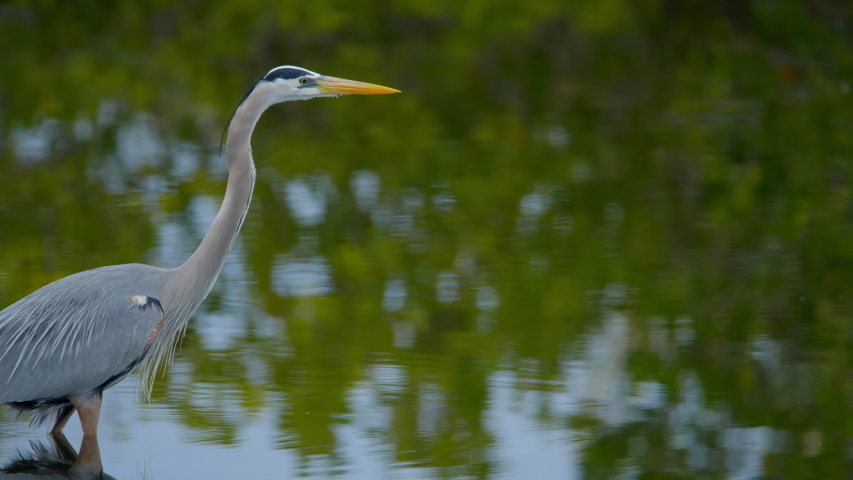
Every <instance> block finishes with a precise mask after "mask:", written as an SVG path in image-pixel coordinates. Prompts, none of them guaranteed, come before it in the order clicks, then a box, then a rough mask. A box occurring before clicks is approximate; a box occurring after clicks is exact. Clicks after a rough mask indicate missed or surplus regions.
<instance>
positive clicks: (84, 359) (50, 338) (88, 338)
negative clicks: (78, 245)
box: [0, 265, 164, 402]
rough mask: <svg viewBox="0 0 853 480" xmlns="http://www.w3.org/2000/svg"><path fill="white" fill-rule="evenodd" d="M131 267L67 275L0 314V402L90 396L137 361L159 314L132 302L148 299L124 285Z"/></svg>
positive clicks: (152, 305)
mask: <svg viewBox="0 0 853 480" xmlns="http://www.w3.org/2000/svg"><path fill="white" fill-rule="evenodd" d="M133 267H135V266H131V265H119V266H115V267H106V268H101V269H97V270H89V271H86V272H82V273H78V274H76V275H71V276H69V277H66V278H63V279H61V280H58V281H56V282H54V283H51V284H49V285H47V286H45V287H43V288H41V289H39V290H37V291H36V292H33V293H32V294H30V295H29V296H27V297H25V298H23V299H21V300H20V301H18V302H16V303H14V304H12V305H10V306H9V307H8V308H6V309H5V310H3V311H2V312H0V402H23V401H30V400H43V399H52V398H59V397H65V396H68V395H74V394H77V393H82V392H85V391H89V390H92V389H94V388H98V387H99V386H101V385H104V384H105V382H109V381H110V380H111V379H113V378H114V377H115V376H117V375H121V374H122V373H124V374H126V373H127V371H128V368H129V367H130V366H132V365H133V364H134V363H135V362H138V361H139V359H141V357H142V356H143V355H144V354H145V353H146V348H147V344H148V340H149V338H148V337H149V334H150V333H151V331H152V330H154V328H155V327H156V326H157V324H158V322H160V321H161V320H162V319H163V316H164V314H163V311H162V308H161V307H160V305H159V302H156V300H154V301H150V302H148V303H145V304H138V303H137V302H136V301H134V300H133V297H136V296H143V295H146V296H153V295H152V293H153V292H146V291H140V289H142V288H146V287H147V286H146V285H144V283H145V282H144V281H141V280H140V277H139V276H138V275H137V276H136V277H131V279H130V280H129V278H128V274H131V273H133V272H129V271H128V269H129V268H130V270H133ZM140 267H141V266H140ZM136 273H137V274H138V273H139V272H136ZM149 289H150V288H149Z"/></svg>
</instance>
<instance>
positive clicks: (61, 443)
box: [50, 432, 77, 463]
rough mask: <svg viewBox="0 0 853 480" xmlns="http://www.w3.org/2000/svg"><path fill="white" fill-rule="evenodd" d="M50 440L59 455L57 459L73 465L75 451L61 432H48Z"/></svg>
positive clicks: (75, 458) (75, 459)
mask: <svg viewBox="0 0 853 480" xmlns="http://www.w3.org/2000/svg"><path fill="white" fill-rule="evenodd" d="M50 438H51V439H52V440H53V443H54V445H55V446H56V451H57V453H59V458H61V459H63V460H65V461H67V462H69V463H74V462H76V461H77V451H76V450H74V447H72V446H71V444H70V443H68V439H67V438H65V434H64V433H62V432H50Z"/></svg>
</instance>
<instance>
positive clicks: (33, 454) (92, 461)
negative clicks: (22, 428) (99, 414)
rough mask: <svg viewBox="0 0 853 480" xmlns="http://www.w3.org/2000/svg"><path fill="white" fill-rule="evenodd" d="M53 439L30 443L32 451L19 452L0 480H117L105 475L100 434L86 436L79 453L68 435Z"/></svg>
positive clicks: (57, 435) (4, 466)
mask: <svg viewBox="0 0 853 480" xmlns="http://www.w3.org/2000/svg"><path fill="white" fill-rule="evenodd" d="M49 438H50V440H49V441H48V442H42V441H38V440H30V451H18V452H17V453H16V455H15V457H14V458H13V459H12V460H11V461H9V463H7V464H6V465H3V467H2V468H0V479H7V478H8V479H10V480H11V479H15V480H29V479H31V480H36V479H38V480H47V479H57V480H58V479H61V478H74V479H81V480H89V479H92V480H94V479H98V480H101V479H104V480H106V479H112V478H113V477H111V476H109V475H105V474H104V469H103V466H102V465H101V450H100V448H99V447H98V436H97V435H83V442H82V443H81V444H80V453H79V454H78V453H77V452H76V451H74V447H72V446H71V444H70V443H68V439H66V438H65V435H63V434H61V433H59V434H56V435H50V436H49ZM113 480H114V479H113Z"/></svg>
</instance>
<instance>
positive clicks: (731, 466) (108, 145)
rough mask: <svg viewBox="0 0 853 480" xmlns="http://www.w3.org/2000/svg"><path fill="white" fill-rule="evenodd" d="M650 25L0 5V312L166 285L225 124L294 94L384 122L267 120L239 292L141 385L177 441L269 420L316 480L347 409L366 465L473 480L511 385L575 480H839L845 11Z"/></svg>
mask: <svg viewBox="0 0 853 480" xmlns="http://www.w3.org/2000/svg"><path fill="white" fill-rule="evenodd" d="M663 3H665V4H666V5H662V4H661V2H640V3H636V4H631V5H629V4H628V2H623V1H608V2H592V1H590V2H584V1H575V2H569V4H568V5H564V2H558V1H551V0H543V1H537V2H524V3H523V6H522V3H521V2H519V5H518V6H511V5H498V4H495V3H494V2H486V1H470V2H429V3H427V2H416V1H412V2H404V3H402V4H398V5H395V6H393V7H391V6H389V5H384V4H380V3H376V4H364V3H358V4H355V3H354V4H352V6H349V7H342V6H340V5H334V2H326V1H314V2H300V3H297V4H287V5H286V4H282V3H281V2H254V3H252V4H249V3H246V2H225V1H220V2H214V3H212V4H205V5H203V4H197V6H195V7H186V8H184V9H178V8H173V7H167V6H165V4H164V5H163V6H157V5H149V6H140V5H138V4H136V3H135V2H111V3H105V4H103V5H101V4H97V3H93V4H91V6H90V7H86V8H80V9H74V11H68V9H66V8H61V7H60V6H59V4H56V5H51V3H50V2H43V3H40V4H38V5H30V4H27V3H23V2H19V3H15V4H12V5H7V6H4V7H0V30H2V32H3V34H2V35H0V51H2V52H3V53H2V54H0V55H2V59H3V68H2V69H0V115H2V116H0V125H2V132H3V134H2V136H0V149H2V150H0V154H2V157H0V192H2V195H0V222H2V223H1V224H2V228H0V304H2V305H7V304H10V303H12V302H13V301H15V300H16V299H18V298H20V297H22V296H24V295H26V294H27V293H29V292H31V291H32V290H34V289H36V288H38V287H40V286H42V285H44V284H45V283H47V282H49V281H51V280H54V279H57V278H60V277H63V276H65V275H68V274H71V273H74V272H76V271H79V270H83V269H87V268H94V267H98V266H102V265H106V264H113V263H124V262H137V261H146V262H153V263H158V264H160V265H162V266H174V265H175V264H176V263H177V262H180V261H181V260H182V259H183V258H184V257H185V256H186V255H188V254H189V252H191V251H192V249H193V248H194V247H195V245H196V244H197V242H198V240H199V238H200V235H201V234H203V231H204V228H205V227H206V225H207V223H206V222H209V220H210V215H211V214H212V213H211V212H215V208H216V205H217V202H218V200H219V198H221V195H222V193H223V191H224V181H223V180H224V171H223V166H222V165H221V162H220V160H219V159H218V158H217V157H216V152H217V148H218V138H219V133H220V132H221V128H222V125H223V124H224V121H225V120H226V119H227V116H228V114H229V113H230V110H231V109H232V108H233V107H234V105H235V104H236V102H237V101H238V100H239V98H240V97H241V95H242V93H243V91H244V90H245V89H246V88H248V85H250V84H251V82H252V81H253V80H254V79H255V78H256V77H257V76H259V75H260V74H262V73H263V72H265V71H267V70H268V69H269V68H270V67H272V66H274V65H278V64H281V63H292V64H298V65H303V66H305V67H307V68H311V69H313V70H316V71H319V72H321V73H328V74H330V75H337V76H343V77H347V78H354V79H358V80H364V81H369V82H375V83H380V84H386V85H389V86H393V87H396V88H400V89H401V90H403V92H404V94H403V95H398V96H394V97H389V98H370V99H368V98H341V99H336V100H317V101H312V102H306V103H301V102H300V103H297V104H292V105H291V104H288V105H285V106H284V107H279V108H275V109H273V110H272V111H270V112H269V113H267V114H266V115H265V117H264V119H263V120H262V121H261V123H260V125H259V127H258V129H257V130H256V135H255V140H254V155H255V157H256V160H257V163H258V170H259V178H258V185H257V188H256V190H255V200H254V204H253V209H252V211H251V212H250V214H249V217H248V219H247V222H246V225H245V227H244V229H243V233H242V236H241V241H240V244H239V245H238V251H237V252H235V253H237V255H236V256H235V258H234V259H233V261H232V264H233V266H234V267H233V268H234V269H235V272H232V273H231V274H229V272H228V271H227V269H226V272H225V278H223V279H222V281H220V282H219V285H218V287H217V289H216V290H215V291H214V293H213V294H212V295H211V298H210V299H209V301H208V302H207V304H206V306H205V307H204V308H203V312H202V313H200V315H199V317H198V319H197V321H194V322H193V323H192V324H191V325H190V330H189V332H188V334H187V338H186V339H185V341H184V343H183V347H182V349H181V350H180V351H179V352H178V355H177V360H176V365H175V366H174V368H173V369H172V370H170V371H169V372H167V374H166V376H165V377H164V379H163V380H162V381H161V382H159V383H158V385H157V387H156V388H155V401H156V402H157V403H162V404H167V405H169V406H171V407H173V408H174V409H175V410H176V411H178V412H180V415H179V416H178V418H180V419H181V421H182V422H184V423H185V424H186V425H187V428H188V429H190V430H191V431H194V432H197V433H198V439H200V440H203V441H210V442H214V443H223V444H230V443H234V442H238V441H239V440H238V433H239V431H240V426H241V424H242V423H243V422H244V421H245V420H246V418H249V417H251V416H252V415H253V414H254V413H257V412H258V411H260V410H261V409H263V408H273V409H274V410H275V411H276V412H277V419H278V431H279V432H280V437H279V438H278V439H277V441H278V442H279V444H280V446H281V447H282V448H289V449H297V450H298V451H299V452H300V454H301V455H302V456H303V458H305V459H306V462H307V461H308V460H307V459H309V458H312V457H313V456H315V455H321V456H326V457H328V458H329V459H331V460H332V463H333V464H334V463H335V461H340V460H339V459H340V456H339V453H338V452H339V439H338V438H337V436H336V431H337V430H336V427H337V426H339V425H341V424H347V423H350V422H354V421H356V420H357V419H358V416H359V414H360V412H359V411H358V409H357V408H356V407H354V405H356V402H355V399H354V395H356V393H354V392H356V391H358V389H367V391H368V392H371V394H375V395H377V396H378V398H379V401H380V403H381V404H382V405H383V406H385V407H387V409H385V410H383V412H386V417H385V418H384V421H382V422H380V423H379V425H380V427H377V431H375V432H372V433H373V434H375V438H376V439H377V441H378V442H379V443H380V444H381V445H382V446H383V448H387V449H388V450H389V452H391V455H390V457H389V462H394V463H397V464H399V465H400V468H405V467H406V466H421V467H427V468H429V469H431V471H433V472H434V474H435V476H436V477H446V476H451V475H456V474H465V475H471V476H477V477H487V476H490V475H492V474H496V473H499V472H500V471H501V469H502V466H501V460H500V459H498V458H495V456H494V453H493V452H492V449H493V448H494V447H495V445H496V444H498V443H500V439H498V438H497V437H496V435H495V433H494V432H493V427H492V426H491V425H490V424H489V423H488V422H486V421H485V417H484V416H485V413H486V412H487V410H488V409H489V407H490V405H492V404H493V402H494V398H493V396H494V389H493V387H494V383H495V382H496V381H497V380H496V379H497V378H504V377H501V375H503V376H507V375H508V377H506V378H509V379H510V382H511V383H512V388H513V389H514V390H515V391H516V392H518V394H519V397H518V399H517V400H516V401H517V402H519V405H525V406H526V408H532V410H533V411H534V412H535V416H536V418H537V419H538V421H539V422H540V424H541V427H542V428H543V429H544V428H556V429H562V430H564V431H566V432H570V431H571V432H572V434H573V435H577V438H578V441H579V442H581V445H582V450H581V451H582V453H583V456H582V458H581V462H582V466H583V470H584V472H585V474H586V475H588V476H590V477H602V478H603V477H609V476H612V475H616V474H620V473H632V472H634V473H639V472H646V473H649V474H652V475H653V476H661V477H663V476H690V475H693V474H696V473H697V472H702V473H705V474H709V475H712V476H717V475H720V476H722V475H724V474H731V473H737V472H747V474H750V473H751V474H758V473H762V472H763V473H765V474H767V475H777V476H782V477H785V478H799V477H807V476H820V477H827V478H828V477H832V476H840V472H843V471H845V467H846V466H847V465H849V461H850V453H849V446H850V437H851V429H853V424H851V422H850V420H848V417H850V416H849V415H847V414H846V413H847V411H848V410H849V409H850V407H851V406H853V405H851V395H850V387H849V385H850V378H851V373H853V371H851V358H850V354H849V351H850V348H849V344H848V342H849V339H850V332H851V323H850V318H851V311H850V307H849V306H848V304H849V299H850V298H851V292H849V291H848V290H849V289H848V288H847V285H849V284H850V280H851V277H853V270H851V265H853V230H851V227H850V219H851V208H850V207H851V203H850V187H849V175H850V169H851V162H850V157H851V151H853V140H851V138H853V137H851V136H850V135H849V132H850V131H851V128H853V108H851V107H853V102H851V99H850V95H849V93H850V88H851V86H850V84H851V82H853V53H851V52H853V50H851V49H850V40H851V34H850V30H849V27H848V26H847V25H848V23H849V22H850V20H851V19H853V15H851V13H853V12H851V8H850V7H849V6H845V5H843V4H841V3H838V4H836V5H834V6H832V7H830V6H818V5H812V4H809V5H808V8H807V7H806V6H805V5H803V4H800V3H799V2H794V1H784V0H780V1H777V2H757V1H756V2H722V3H720V4H719V6H702V5H699V3H698V2H696V3H687V4H683V5H682V3H679V2H663ZM715 5H716V4H715ZM725 5H728V7H726V6H725ZM60 11H61V12H62V14H61V15H60V14H59V13H57V12H60ZM69 17H71V18H69ZM845 297H846V298H847V299H848V300H845ZM217 315H218V316H219V318H220V320H221V319H223V318H224V319H225V322H224V324H225V325H231V326H230V327H228V326H222V325H220V324H217V323H216V322H214V321H213V320H210V318H217ZM211 322H213V324H214V326H213V327H205V325H210V324H211ZM216 325H219V326H218V327H217V326H216ZM223 331H225V332H227V335H225V338H224V340H220V341H211V340H210V337H212V336H213V337H216V336H220V337H221V336H222V335H223V334H222V332H223ZM223 391H224V392H227V393H226V394H222V392H223ZM525 392H538V393H541V395H539V396H536V397H529V398H535V399H536V400H530V399H529V398H528V397H523V395H522V394H524V393H525ZM567 392H568V393H567ZM270 406H272V407H270ZM336 459H338V460H336ZM756 459H757V460H756ZM750 461H757V464H756V465H753V466H752V467H750V464H749V462H750ZM750 468H752V470H750Z"/></svg>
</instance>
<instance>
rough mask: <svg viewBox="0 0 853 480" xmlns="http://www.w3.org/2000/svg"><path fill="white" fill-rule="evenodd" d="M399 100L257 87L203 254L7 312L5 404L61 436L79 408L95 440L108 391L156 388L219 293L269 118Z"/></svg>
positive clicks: (232, 139)
mask: <svg viewBox="0 0 853 480" xmlns="http://www.w3.org/2000/svg"><path fill="white" fill-rule="evenodd" d="M395 92H396V90H392V89H388V88H385V87H379V86H376V85H370V84H362V83H359V82H352V81H348V80H341V79H336V78H333V77H323V76H321V75H318V74H316V73H314V72H311V71H308V70H304V69H301V68H299V67H289V66H288V67H279V68H276V69H273V70H271V71H270V72H269V73H268V74H267V75H265V76H264V77H262V78H261V79H260V80H258V82H257V83H256V84H255V86H254V87H253V88H252V90H251V91H250V92H249V94H248V95H247V96H246V97H245V99H244V100H243V102H242V103H241V104H240V106H239V107H238V108H237V110H236V111H235V113H234V116H233V120H232V122H231V126H230V129H229V130H228V142H227V143H226V159H227V161H228V172H229V175H228V188H227V190H226V192H225V198H224V200H223V202H222V207H221V208H220V210H219V213H218V214H217V215H216V218H215V219H214V221H213V224H212V225H211V227H210V230H209V231H208V233H207V235H205V237H204V239H203V240H202V242H201V245H199V247H198V249H197V250H196V251H195V253H194V254H193V255H192V256H191V257H190V258H189V260H187V262H186V263H184V264H183V265H181V266H180V267H177V268H173V269H162V268H157V267H152V266H149V265H141V264H128V265H115V266H109V267H103V268H98V269H94V270H88V271H85V272H81V273H78V274H75V275H71V276H69V277H66V278H63V279H61V280H57V281H56V282H53V283H51V284H49V285H46V286H45V287H42V288H41V289H39V290H37V291H35V292H33V293H32V294H30V295H28V296H27V297H24V298H23V299H21V300H19V301H18V302H16V303H14V304H12V305H10V306H9V307H7V308H6V309H5V310H3V311H0V403H8V404H9V405H10V406H12V407H13V408H17V409H19V410H33V411H35V412H36V415H35V420H36V421H37V422H39V423H40V422H41V421H43V420H45V419H46V418H47V416H49V415H50V414H51V413H52V412H56V420H55V423H54V429H53V430H54V431H55V432H58V431H59V430H61V429H62V427H63V426H64V425H65V422H66V421H67V420H68V418H69V417H70V416H71V414H72V413H73V412H74V410H75V408H76V409H77V410H78V411H79V414H80V419H81V423H82V424H83V431H84V434H95V433H96V432H97V423H98V415H99V412H100V400H101V394H102V392H103V390H104V389H106V388H109V387H110V386H112V385H114V384H116V383H118V382H119V381H121V380H122V379H123V378H124V377H126V376H127V375H128V374H129V373H130V372H131V371H132V370H133V369H134V368H135V367H136V366H137V365H140V364H142V365H143V369H144V371H143V373H144V375H143V377H145V378H144V380H143V382H144V383H143V385H144V386H150V381H151V380H152V379H153V375H154V373H155V372H156V370H157V368H158V366H159V365H160V364H161V363H162V362H163V361H168V360H170V358H171V355H172V353H173V351H174V348H175V345H176V343H177V341H178V340H179V338H180V336H181V335H182V333H183V331H184V329H185V328H186V325H187V322H188V321H189V319H190V317H191V316H192V314H193V312H194V311H195V310H196V308H197V307H198V306H199V304H200V303H201V302H202V301H203V300H204V298H205V297H206V296H207V294H208V293H209V292H210V289H211V288H212V287H213V283H214V282H215V281H216V277H217V276H218V275H219V271H220V270H221V269H222V265H223V263H224V262H225V257H226V256H227V254H228V251H229V250H230V249H231V246H232V245H233V243H234V240H235V238H236V237H237V233H238V232H239V230H240V226H241V225H242V223H243V219H244V218H245V215H246V212H247V211H248V209H249V202H250V200H251V197H252V189H253V188H254V183H255V167H254V162H253V160H252V154H251V146H250V140H251V136H252V131H253V130H254V127H255V124H256V123H257V121H258V118H260V116H261V114H262V113H263V112H264V110H266V109H267V108H268V107H269V106H270V105H273V104H275V103H279V102H283V101H288V100H302V99H308V98H313V97H319V96H336V95H340V94H349V93H354V94H381V93H395Z"/></svg>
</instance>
